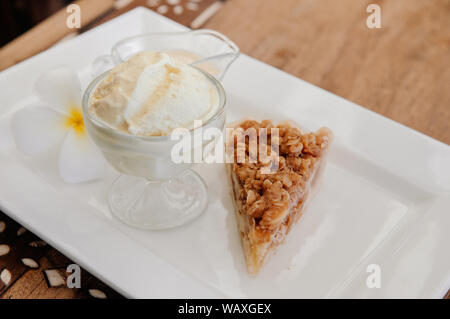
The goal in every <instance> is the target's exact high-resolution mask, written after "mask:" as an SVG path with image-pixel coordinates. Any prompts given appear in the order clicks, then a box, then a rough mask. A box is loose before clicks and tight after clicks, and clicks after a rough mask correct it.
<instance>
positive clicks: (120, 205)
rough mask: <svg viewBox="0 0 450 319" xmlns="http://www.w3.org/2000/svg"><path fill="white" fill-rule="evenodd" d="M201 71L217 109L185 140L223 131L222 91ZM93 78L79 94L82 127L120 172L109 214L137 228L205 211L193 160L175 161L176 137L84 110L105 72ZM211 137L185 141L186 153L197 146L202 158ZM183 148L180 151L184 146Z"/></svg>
mask: <svg viewBox="0 0 450 319" xmlns="http://www.w3.org/2000/svg"><path fill="white" fill-rule="evenodd" d="M198 70H199V71H200V72H202V73H203V74H204V75H205V76H206V77H207V78H208V79H209V80H210V81H211V82H212V83H213V84H214V86H215V87H216V88H217V92H218V96H219V107H218V110H217V112H216V113H215V114H214V115H213V116H212V117H211V118H210V119H209V120H207V121H206V122H204V123H203V125H202V126H201V127H197V128H194V129H191V130H189V131H188V132H189V135H190V137H191V141H194V135H196V136H199V134H201V132H202V131H203V130H205V129H207V128H216V129H219V130H220V131H223V129H224V126H225V102H226V99H225V92H224V89H223V87H222V85H221V84H220V82H219V81H217V80H216V79H215V78H214V77H213V76H212V75H210V74H208V73H207V72H204V71H202V70H200V69H198ZM107 74H108V72H105V73H103V74H102V75H100V76H98V77H97V78H96V79H94V80H93V81H92V82H91V84H90V85H89V86H88V88H87V89H86V91H85V93H84V96H83V115H84V121H85V125H86V129H87V132H88V134H89V135H90V137H91V138H92V140H93V141H94V142H95V143H96V144H97V146H98V147H99V149H100V150H101V151H102V153H103V155H104V157H105V158H106V160H107V161H108V162H109V163H110V164H111V165H112V166H113V167H114V168H115V169H116V170H117V171H119V172H120V173H122V175H120V176H119V177H118V178H117V179H116V181H115V182H114V183H113V185H112V186H111V188H110V190H109V193H108V204H109V208H110V210H111V212H112V213H113V214H114V215H115V216H116V217H117V218H119V219H120V220H121V221H123V222H124V223H126V224H128V225H130V226H133V227H137V228H141V229H151V230H156V229H167V228H173V227H177V226H180V225H183V224H185V223H188V222H190V221H192V220H193V219H195V218H196V217H198V216H200V215H201V214H202V213H203V212H204V210H205V209H206V206H207V203H208V193H207V188H206V185H205V183H204V182H203V180H202V178H201V177H200V176H199V175H198V174H197V173H196V172H194V171H193V170H191V167H192V166H193V165H194V163H179V164H177V163H175V162H174V161H173V160H172V157H171V155H172V148H173V147H174V145H176V144H177V143H180V141H179V140H172V139H171V136H170V135H169V136H136V135H131V134H129V133H127V132H123V131H120V130H118V129H116V128H113V127H111V126H109V125H108V124H106V123H104V122H102V121H101V120H99V119H98V118H96V117H95V115H93V114H91V113H90V112H89V105H90V103H89V101H90V97H91V94H92V93H93V92H94V91H95V88H96V87H97V85H98V84H99V83H100V82H101V81H102V80H103V79H104V78H105V77H106V76H107ZM215 142H216V141H215V140H209V141H208V140H206V141H205V140H201V142H200V143H196V144H193V145H191V148H190V149H189V150H188V151H187V153H189V154H194V152H195V151H196V150H197V151H198V150H199V149H201V151H202V154H203V158H205V156H207V155H208V152H207V150H211V149H212V147H211V143H215ZM183 151H186V149H184V150H183Z"/></svg>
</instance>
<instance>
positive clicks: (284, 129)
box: [226, 120, 333, 275]
mask: <svg viewBox="0 0 450 319" xmlns="http://www.w3.org/2000/svg"><path fill="white" fill-rule="evenodd" d="M232 127H233V128H242V130H243V131H244V132H246V130H247V129H249V128H254V129H255V130H256V131H257V132H258V136H259V133H260V132H267V135H268V137H267V141H266V142H264V140H262V141H261V138H259V137H258V141H257V143H258V147H259V146H260V142H261V143H266V144H267V148H268V149H269V150H270V149H271V145H272V142H273V145H279V147H278V151H272V152H267V153H270V154H271V155H272V157H271V159H272V161H271V163H269V164H268V163H267V160H262V159H263V158H262V157H261V158H260V155H259V154H258V155H257V160H256V163H255V162H253V163H250V157H251V154H252V152H251V151H249V144H250V142H249V139H248V138H246V139H244V140H242V139H240V140H239V139H238V138H237V137H236V136H234V137H232V138H229V137H228V138H227V142H226V150H227V152H229V150H230V149H231V150H232V151H233V154H232V155H231V156H232V158H233V159H234V160H233V161H232V163H227V165H226V166H227V171H228V175H229V177H230V184H231V189H232V197H233V202H234V206H235V212H236V219H237V224H238V229H239V233H240V236H241V240H242V245H243V249H244V254H245V259H246V263H247V270H248V272H249V274H253V275H254V274H257V273H258V272H259V270H260V268H261V266H262V265H263V264H264V263H265V261H266V260H267V259H268V258H269V256H270V255H272V253H273V252H274V251H275V250H276V248H277V247H278V246H279V245H280V244H281V243H283V242H284V240H285V238H286V235H287V234H288V233H289V231H290V229H291V228H292V225H293V224H295V222H297V221H298V220H299V219H300V216H301V215H302V213H303V211H304V210H305V207H306V206H307V203H308V201H310V200H311V198H312V197H313V195H314V193H315V190H316V189H317V186H318V184H319V180H320V176H321V175H322V172H323V168H324V166H325V158H326V154H327V152H328V149H329V146H330V144H331V141H332V139H333V133H332V132H331V131H330V130H329V129H328V128H321V129H319V130H318V131H316V132H314V133H306V132H304V131H302V130H301V129H300V128H299V127H298V126H297V125H296V124H295V123H293V122H282V123H279V124H278V125H274V124H273V123H272V122H271V121H269V120H265V121H262V122H257V121H253V120H244V121H241V122H240V123H238V124H235V125H233V126H232ZM264 128H265V129H267V130H265V131H261V129H264ZM272 128H277V129H278V137H277V136H276V135H275V134H274V135H273V136H272V134H270V132H271V129H272ZM231 143H233V144H231ZM240 147H241V148H243V147H245V159H246V160H245V162H244V163H240V162H238V161H237V151H236V152H235V151H234V150H237V149H239V148H240ZM235 153H236V154H235ZM253 158H255V157H253ZM274 160H277V162H278V165H277V166H278V167H277V169H276V170H273V171H272V172H270V173H268V174H267V171H264V170H263V168H264V167H267V166H268V165H272V164H273V163H274V162H273V161H274ZM241 162H242V160H241Z"/></svg>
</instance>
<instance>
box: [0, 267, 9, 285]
mask: <svg viewBox="0 0 450 319" xmlns="http://www.w3.org/2000/svg"><path fill="white" fill-rule="evenodd" d="M0 279H1V280H2V281H3V283H4V284H5V285H8V284H9V282H10V281H11V273H10V272H9V270H8V269H6V268H5V269H3V270H2V272H1V273H0Z"/></svg>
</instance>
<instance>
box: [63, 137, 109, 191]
mask: <svg viewBox="0 0 450 319" xmlns="http://www.w3.org/2000/svg"><path fill="white" fill-rule="evenodd" d="M105 163H106V162H105V159H104V158H103V155H102V154H101V152H100V150H99V149H98V148H97V146H96V145H95V144H94V143H93V142H92V140H91V139H90V138H89V137H88V136H87V135H86V133H82V134H80V133H77V132H75V131H74V130H70V131H69V133H68V134H67V137H66V138H65V139H64V142H63V144H62V148H61V153H60V156H59V172H60V174H61V177H62V178H63V180H64V181H65V182H66V183H81V182H86V181H89V180H93V179H96V178H99V177H100V176H101V175H102V174H103V172H104V169H105V166H106V165H105Z"/></svg>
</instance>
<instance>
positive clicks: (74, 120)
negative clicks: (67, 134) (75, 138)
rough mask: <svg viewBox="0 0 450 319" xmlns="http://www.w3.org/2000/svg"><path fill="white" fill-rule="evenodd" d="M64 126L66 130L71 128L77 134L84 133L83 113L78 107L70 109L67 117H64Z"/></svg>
mask: <svg viewBox="0 0 450 319" xmlns="http://www.w3.org/2000/svg"><path fill="white" fill-rule="evenodd" d="M64 124H65V126H66V127H67V128H73V130H74V131H75V132H76V133H78V134H83V133H84V122H83V113H82V112H81V110H80V109H79V108H78V107H71V108H70V112H69V116H68V117H66V120H65V123H64Z"/></svg>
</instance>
